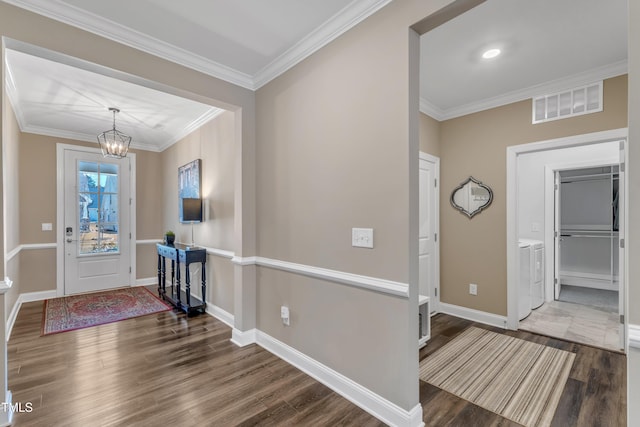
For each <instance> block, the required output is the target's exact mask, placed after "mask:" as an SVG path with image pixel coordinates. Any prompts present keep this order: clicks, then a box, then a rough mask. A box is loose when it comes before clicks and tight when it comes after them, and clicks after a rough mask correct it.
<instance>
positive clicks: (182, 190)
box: [178, 159, 202, 222]
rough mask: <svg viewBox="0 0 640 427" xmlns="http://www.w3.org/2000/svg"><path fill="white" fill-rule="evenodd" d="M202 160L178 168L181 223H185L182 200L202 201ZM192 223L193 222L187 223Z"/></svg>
mask: <svg viewBox="0 0 640 427" xmlns="http://www.w3.org/2000/svg"><path fill="white" fill-rule="evenodd" d="M201 169H202V160H200V159H196V160H194V161H192V162H189V163H187V164H186V165H184V166H180V167H179V168H178V216H179V219H180V222H185V220H184V218H183V217H182V212H183V209H182V199H200V198H201V194H200V184H201V181H200V179H201V178H200V170H201ZM186 222H191V221H186Z"/></svg>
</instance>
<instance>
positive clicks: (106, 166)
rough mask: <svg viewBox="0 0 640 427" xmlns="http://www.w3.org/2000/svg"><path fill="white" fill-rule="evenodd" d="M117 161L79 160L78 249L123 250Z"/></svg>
mask: <svg viewBox="0 0 640 427" xmlns="http://www.w3.org/2000/svg"><path fill="white" fill-rule="evenodd" d="M118 168H119V166H118V165H117V164H112V163H101V162H100V163H98V162H87V161H79V162H78V185H77V189H78V209H79V210H78V224H77V227H78V230H79V239H78V253H79V254H80V255H90V254H104V253H119V252H120V245H119V241H120V239H119V215H118V214H119V212H120V209H119V200H118Z"/></svg>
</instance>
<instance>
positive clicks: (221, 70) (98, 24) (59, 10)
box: [2, 0, 253, 90]
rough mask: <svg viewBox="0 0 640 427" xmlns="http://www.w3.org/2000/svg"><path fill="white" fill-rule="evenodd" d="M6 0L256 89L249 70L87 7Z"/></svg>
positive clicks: (53, 1)
mask: <svg viewBox="0 0 640 427" xmlns="http://www.w3.org/2000/svg"><path fill="white" fill-rule="evenodd" d="M2 1H4V2H5V3H9V4H12V5H14V6H17V7H20V8H22V9H26V10H29V11H31V12H34V13H37V14H39V15H43V16H45V17H47V18H51V19H54V20H56V21H59V22H62V23H64V24H68V25H71V26H73V27H76V28H80V29H82V30H85V31H88V32H90V33H93V34H97V35H99V36H101V37H104V38H107V39H109V40H113V41H115V42H118V43H121V44H123V45H126V46H129V47H132V48H134V49H138V50H141V51H144V52H147V53H150V54H152V55H155V56H158V57H160V58H163V59H166V60H168V61H171V62H174V63H176V64H179V65H183V66H185V67H188V68H191V69H194V70H196V71H200V72H202V73H205V74H208V75H210V76H213V77H216V78H219V79H221V80H224V81H227V82H229V83H233V84H235V85H237V86H241V87H243V88H245V89H251V90H253V78H252V77H251V76H249V75H248V74H245V73H242V72H240V71H238V70H235V69H233V68H231V67H227V66H226V65H223V64H220V63H218V62H215V61H211V60H209V59H206V58H204V57H202V56H200V55H196V54H194V53H191V52H188V51H186V50H184V49H181V48H179V47H176V46H174V45H171V44H169V43H166V42H163V41H162V40H158V39H156V38H155V37H151V36H148V35H146V34H143V33H140V32H138V31H135V30H132V29H130V28H128V27H125V26H123V25H121V24H118V23H117V22H113V21H109V20H107V19H104V18H102V17H100V16H98V15H95V14H93V13H89V12H87V11H85V10H83V9H80V8H77V7H74V6H72V5H69V4H63V3H62V2H61V1H59V0H2Z"/></svg>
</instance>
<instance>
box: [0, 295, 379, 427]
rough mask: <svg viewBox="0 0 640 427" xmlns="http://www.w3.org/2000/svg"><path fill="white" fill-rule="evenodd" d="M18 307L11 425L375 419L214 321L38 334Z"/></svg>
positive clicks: (32, 306)
mask: <svg viewBox="0 0 640 427" xmlns="http://www.w3.org/2000/svg"><path fill="white" fill-rule="evenodd" d="M42 305H43V304H42V302H35V303H26V304H23V305H22V308H21V310H20V313H19V314H18V318H17V320H16V323H15V325H14V328H13V332H12V333H11V339H10V341H9V344H8V358H9V368H8V374H9V390H11V391H12V393H13V402H14V403H16V402H22V403H23V404H26V403H27V402H31V403H32V405H33V410H32V411H31V412H30V413H16V414H15V416H14V421H15V422H14V425H15V426H43V427H44V426H46V427H57V426H81V427H93V426H154V427H155V426H232V425H234V426H235V425H241V426H252V425H309V426H336V425H352V426H379V425H384V424H382V423H380V422H379V421H378V420H377V419H375V418H374V417H372V416H371V415H369V414H368V413H366V412H365V411H363V410H361V409H360V408H358V407H357V406H355V405H353V404H352V403H350V402H349V401H347V400H346V399H344V398H343V397H341V396H339V395H338V394H336V393H334V392H333V391H331V390H330V389H329V388H327V387H325V386H324V385H322V384H320V383H318V382H317V381H315V380H314V379H313V378H311V377H309V376H308V375H306V374H304V373H303V372H301V371H299V370H298V369H296V368H294V367H293V366H291V365H289V364H288V363H286V362H284V361H282V360H281V359H279V358H277V357H276V356H274V355H272V354H271V353H269V352H268V351H266V350H263V349H262V348H261V347H259V346H257V345H249V346H246V347H243V348H240V347H237V346H235V345H234V344H232V343H231V342H230V341H229V339H230V338H231V329H230V328H229V327H228V326H227V325H225V324H224V323H222V322H220V321H218V320H217V319H215V318H213V317H211V316H208V315H200V316H196V317H191V318H188V319H187V318H186V317H185V316H184V314H177V313H173V312H164V313H158V314H154V315H149V316H143V317H139V318H136V319H129V320H125V321H122V322H117V323H112V324H108V325H102V326H96V327H93V328H87V329H81V330H78V331H71V332H64V333H60V334H56V335H48V336H44V337H41V336H40V328H41V321H42Z"/></svg>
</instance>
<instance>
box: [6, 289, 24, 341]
mask: <svg viewBox="0 0 640 427" xmlns="http://www.w3.org/2000/svg"><path fill="white" fill-rule="evenodd" d="M21 306H22V302H21V301H20V297H18V300H17V301H16V302H15V304H13V308H12V309H11V313H9V318H8V319H7V325H6V327H5V337H6V338H7V342H9V338H11V331H13V325H15V323H16V319H17V318H18V312H20V307H21Z"/></svg>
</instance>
